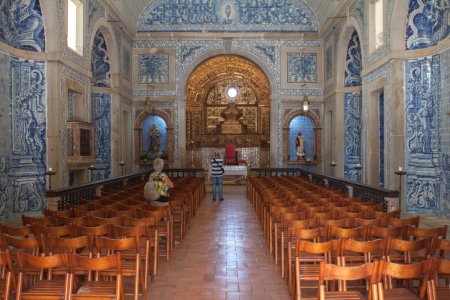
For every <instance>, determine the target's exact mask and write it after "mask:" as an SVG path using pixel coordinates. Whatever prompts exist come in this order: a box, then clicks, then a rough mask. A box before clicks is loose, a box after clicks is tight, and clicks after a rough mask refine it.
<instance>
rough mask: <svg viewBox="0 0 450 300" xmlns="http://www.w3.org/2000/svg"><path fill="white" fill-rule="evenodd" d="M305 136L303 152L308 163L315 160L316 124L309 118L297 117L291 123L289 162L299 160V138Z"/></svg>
mask: <svg viewBox="0 0 450 300" xmlns="http://www.w3.org/2000/svg"><path fill="white" fill-rule="evenodd" d="M299 133H301V135H302V136H303V152H304V153H305V156H304V159H305V160H306V161H311V160H314V159H315V157H314V154H315V151H314V150H315V149H314V144H315V138H314V122H313V120H312V119H311V118H310V117H308V116H297V117H295V118H293V119H292V121H291V122H290V123H289V160H297V159H298V156H297V145H296V139H297V136H298V135H299Z"/></svg>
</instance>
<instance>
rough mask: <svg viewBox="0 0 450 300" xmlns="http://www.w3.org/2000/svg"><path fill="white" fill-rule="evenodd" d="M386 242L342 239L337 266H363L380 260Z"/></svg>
mask: <svg viewBox="0 0 450 300" xmlns="http://www.w3.org/2000/svg"><path fill="white" fill-rule="evenodd" d="M386 242H387V241H386V240H385V239H378V240H372V241H355V240H352V239H342V240H341V243H340V246H341V248H340V251H339V254H338V261H337V262H338V265H341V266H347V265H354V264H364V263H370V262H373V261H374V259H381V258H383V257H384V254H385V253H384V251H385V249H386Z"/></svg>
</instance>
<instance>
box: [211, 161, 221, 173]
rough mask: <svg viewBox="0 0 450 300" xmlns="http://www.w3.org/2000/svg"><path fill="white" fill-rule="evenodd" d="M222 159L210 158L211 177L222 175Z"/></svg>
mask: <svg viewBox="0 0 450 300" xmlns="http://www.w3.org/2000/svg"><path fill="white" fill-rule="evenodd" d="M222 167H223V159H221V158H213V159H211V176H212V177H222V175H223V174H222V169H221V168H222Z"/></svg>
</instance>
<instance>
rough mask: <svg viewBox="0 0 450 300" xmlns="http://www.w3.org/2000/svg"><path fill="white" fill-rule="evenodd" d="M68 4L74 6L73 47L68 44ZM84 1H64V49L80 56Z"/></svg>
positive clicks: (82, 50)
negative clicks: (74, 31)
mask: <svg viewBox="0 0 450 300" xmlns="http://www.w3.org/2000/svg"><path fill="white" fill-rule="evenodd" d="M69 2H71V3H73V4H74V5H75V6H76V16H75V18H76V19H75V22H76V25H75V27H76V29H75V30H76V33H75V47H74V48H73V47H72V46H71V45H70V43H69V28H70V27H71V26H70V25H69ZM84 6H85V3H84V0H66V26H65V27H66V47H67V48H68V49H70V50H71V51H73V52H75V53H77V54H78V55H80V56H83V54H84V29H85V28H84Z"/></svg>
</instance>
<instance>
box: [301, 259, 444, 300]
mask: <svg viewBox="0 0 450 300" xmlns="http://www.w3.org/2000/svg"><path fill="white" fill-rule="evenodd" d="M439 275H447V276H448V275H450V261H448V260H445V259H440V258H431V259H429V260H425V261H422V262H419V263H415V264H398V263H393V262H389V261H386V260H375V261H374V262H370V263H365V264H361V265H357V266H339V265H336V264H330V263H326V262H324V261H321V262H320V267H319V273H318V276H317V280H318V282H319V289H318V293H317V294H318V297H317V299H320V300H325V299H328V300H334V299H336V300H338V299H339V300H341V299H371V300H384V299H398V300H402V299H405V300H406V299H411V300H413V299H421V300H422V299H428V300H444V299H450V290H449V289H448V287H445V286H440V285H439V280H438V279H437V278H438V277H439ZM393 279H401V280H413V279H418V280H420V281H421V284H420V285H419V286H418V288H417V291H416V292H413V291H411V290H409V289H407V288H405V287H404V285H401V286H395V284H394V281H393ZM357 280H365V281H367V287H366V288H365V289H363V290H362V291H358V290H351V288H352V286H351V285H350V284H349V283H348V282H349V281H357ZM333 283H337V290H331V289H330V287H335V286H336V285H334V284H333ZM296 296H297V299H301V295H300V294H298V295H296Z"/></svg>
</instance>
